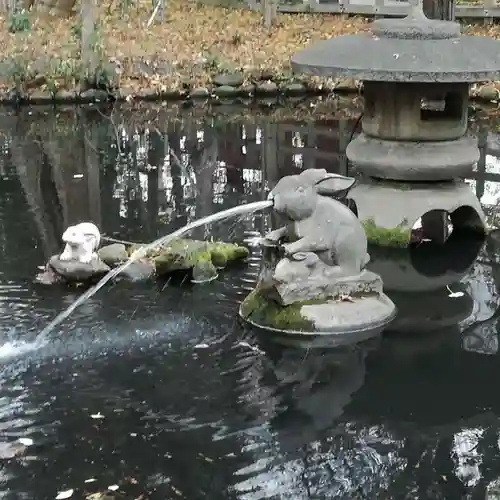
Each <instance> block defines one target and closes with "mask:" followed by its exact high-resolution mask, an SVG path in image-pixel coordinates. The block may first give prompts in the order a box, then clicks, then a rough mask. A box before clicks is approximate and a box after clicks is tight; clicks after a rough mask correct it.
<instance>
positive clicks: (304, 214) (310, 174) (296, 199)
mask: <svg viewBox="0 0 500 500" xmlns="http://www.w3.org/2000/svg"><path fill="white" fill-rule="evenodd" d="M355 182H356V180H355V179H353V178H352V177H344V176H343V175H339V174H330V173H328V172H327V171H326V170H325V169H324V168H321V169H320V168H311V169H307V170H304V171H303V172H302V173H301V174H300V175H289V176H286V177H283V178H282V179H280V181H279V182H278V183H277V184H276V186H275V187H274V189H273V190H272V191H271V192H270V193H269V196H268V199H269V200H271V201H272V202H273V205H274V210H275V211H276V212H277V213H278V214H280V215H284V216H286V217H287V218H289V219H291V220H294V221H298V220H303V219H306V218H308V217H310V216H311V215H312V214H313V212H314V210H315V208H316V203H317V196H316V195H317V194H320V195H324V196H329V197H333V198H336V199H337V200H343V199H345V198H346V196H347V194H348V193H349V190H350V189H351V188H352V186H353V185H354V183H355Z"/></svg>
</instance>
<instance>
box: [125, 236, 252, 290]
mask: <svg viewBox="0 0 500 500" xmlns="http://www.w3.org/2000/svg"><path fill="white" fill-rule="evenodd" d="M138 248H139V247H138V246H136V245H134V246H132V247H131V248H130V249H129V255H131V254H132V253H133V252H134V251H135V250H137V249H138ZM248 254H249V251H248V249H247V248H245V247H242V246H239V245H236V244H234V243H225V242H220V241H217V242H206V241H199V240H191V239H187V238H183V239H178V240H175V241H172V242H171V243H169V244H167V245H165V246H162V247H160V248H157V249H154V250H151V251H149V252H147V254H146V256H147V258H150V259H152V260H153V262H154V264H155V268H156V273H157V275H158V276H165V275H169V274H171V273H174V272H176V271H186V272H191V273H192V278H193V281H194V282H197V283H199V282H206V281H211V280H213V279H215V278H216V277H217V275H218V273H217V270H218V269H224V268H225V267H226V266H227V265H228V264H229V263H231V262H235V261H241V260H244V259H246V258H247V257H248Z"/></svg>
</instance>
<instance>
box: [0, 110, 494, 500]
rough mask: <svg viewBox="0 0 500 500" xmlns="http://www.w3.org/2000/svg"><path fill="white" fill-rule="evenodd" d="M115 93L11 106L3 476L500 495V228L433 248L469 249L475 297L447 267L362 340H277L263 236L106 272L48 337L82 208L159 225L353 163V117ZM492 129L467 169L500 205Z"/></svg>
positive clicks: (222, 489)
mask: <svg viewBox="0 0 500 500" xmlns="http://www.w3.org/2000/svg"><path fill="white" fill-rule="evenodd" d="M109 113H110V112H109V110H97V111H96V110H86V111H83V110H74V109H73V110H72V109H70V110H66V111H64V112H60V113H59V114H58V115H55V114H52V113H48V114H45V115H44V114H43V113H42V112H41V111H33V112H32V113H29V112H28V111H25V112H23V114H22V115H21V116H16V115H15V114H8V113H4V114H2V115H1V116H0V132H1V133H2V134H3V143H4V152H3V156H2V158H1V159H2V162H1V164H0V169H1V170H0V175H1V181H0V245H1V249H2V257H1V259H0V304H1V306H2V314H1V315H0V329H1V330H0V335H1V343H0V345H1V346H2V347H0V465H1V467H0V471H1V472H0V474H1V479H0V497H1V498H5V499H9V500H10V499H24V498H26V499H36V500H44V499H51V498H55V496H56V495H57V494H58V492H61V491H64V490H69V489H74V493H73V496H72V498H88V499H89V500H97V499H98V498H104V497H102V496H99V495H95V496H92V494H94V493H98V492H103V491H106V489H107V488H108V486H110V485H118V487H119V489H118V491H117V492H114V493H112V492H108V493H109V496H108V497H106V498H130V499H147V498H153V499H178V498H179V499H183V498H185V499H189V500H196V499H213V500H223V499H233V498H234V499H242V500H243V499H244V500H257V499H330V498H332V499H333V498H335V499H337V498H338V499H346V500H347V499H378V498H384V499H438V498H439V499H450V500H454V499H473V500H475V499H483V498H491V499H493V498H499V496H498V495H500V493H499V491H500V451H499V431H500V395H499V392H498V390H497V388H496V384H497V382H498V380H500V354H499V352H498V325H497V323H498V319H497V316H496V310H497V307H498V301H499V298H498V290H497V286H498V283H499V279H500V275H499V272H498V271H499V265H500V264H498V262H500V259H498V258H497V250H496V249H497V248H498V244H497V243H496V240H495V238H494V237H493V238H492V239H491V240H490V241H489V242H488V243H487V244H486V245H485V246H483V247H482V248H480V247H478V246H477V245H476V246H474V244H467V243H464V242H458V243H457V242H455V243H454V244H451V247H447V249H446V253H445V254H443V255H441V256H440V257H439V258H437V259H434V261H435V262H437V264H435V265H436V266H437V267H435V268H434V271H432V272H433V273H434V276H436V275H440V273H443V272H445V270H443V269H444V267H446V265H448V267H450V266H452V265H451V264H450V262H454V263H455V264H453V265H454V266H455V272H456V280H455V281H456V283H452V285H451V289H453V291H456V290H464V291H465V292H466V294H465V296H464V297H471V300H470V301H469V302H467V301H464V298H463V297H462V298H459V299H458V300H457V301H456V302H454V304H457V305H456V306H455V308H454V309H453V308H450V306H449V304H450V300H449V297H448V295H449V291H447V290H446V289H445V290H444V293H443V291H440V292H436V293H434V294H433V293H430V294H429V293H415V294H413V295H412V296H411V297H408V296H395V300H396V299H397V301H399V302H398V306H399V307H400V309H401V310H402V311H403V312H404V316H405V318H406V319H407V322H406V323H405V327H404V328H402V329H403V330H405V331H404V332H403V331H399V332H396V333H391V334H386V335H385V336H384V337H383V338H381V339H377V340H374V341H372V342H369V343H366V344H363V345H358V346H355V347H350V348H345V349H342V350H337V351H304V350H294V349H284V348H280V347H277V346H273V345H272V344H269V345H268V344H266V343H265V342H264V343H263V342H262V341H261V339H257V338H256V337H255V335H254V333H253V332H251V331H248V330H246V329H244V328H242V327H241V325H240V324H239V322H238V321H237V318H236V312H237V306H238V303H239V301H240V300H241V299H242V298H243V297H244V296H245V294H246V293H248V291H249V290H250V289H251V287H252V285H253V283H254V281H255V278H256V275H257V272H258V269H259V255H258V253H257V252H255V253H254V254H253V255H252V258H251V259H250V262H249V264H248V266H242V267H240V268H236V269H233V270H231V271H227V272H224V273H222V275H221V276H220V278H219V279H218V280H217V281H215V282H212V283H210V284H206V285H202V286H184V287H176V286H165V284H161V283H158V284H157V285H154V286H151V284H149V285H146V284H144V285H131V284H126V283H118V284H115V285H112V286H109V287H106V288H105V289H103V290H102V291H100V292H99V293H98V294H97V295H96V296H94V297H93V298H92V299H91V300H89V301H88V303H86V304H85V305H84V306H83V307H81V308H80V309H78V310H77V311H76V312H75V313H74V314H73V315H72V316H71V317H70V318H69V319H68V320H67V321H66V322H65V323H64V324H63V325H62V326H61V327H60V328H59V329H57V331H54V332H53V333H52V334H51V335H50V339H49V341H48V342H47V343H46V345H44V346H42V347H41V348H40V349H37V350H33V349H32V341H33V340H34V338H35V337H36V334H37V332H38V331H39V330H40V328H41V327H43V326H44V325H45V324H46V323H47V322H48V321H49V320H50V319H52V318H53V317H54V316H55V315H56V314H57V313H58V312H59V311H60V310H61V309H63V308H64V307H66V306H67V305H69V304H70V303H71V302H72V301H73V300H74V299H75V298H76V297H77V296H78V294H79V291H78V290H65V289H60V288H51V289H48V288H44V287H41V286H36V285H34V284H33V283H32V279H33V277H34V275H35V274H36V271H37V266H38V265H41V264H43V263H44V262H45V260H46V259H47V257H48V256H50V255H51V254H52V253H55V252H57V251H59V250H60V246H61V245H60V242H59V238H60V235H61V233H62V231H63V230H64V228H65V227H66V226H67V225H69V224H72V223H75V222H78V221H81V220H93V221H94V222H96V223H97V224H98V225H99V227H100V228H101V230H102V232H103V233H104V234H106V235H109V236H114V237H117V238H121V239H126V240H132V241H151V240H153V239H154V238H156V237H157V236H158V235H162V234H166V233H167V232H169V231H171V230H173V229H176V228H178V227H180V226H181V225H183V224H185V223H187V222H189V221H191V220H193V219H195V218H198V217H201V216H204V215H207V214H209V213H212V212H213V211H217V210H222V209H224V208H228V207H231V206H235V205H238V204H242V203H246V202H251V201H257V200H261V199H264V198H265V196H266V194H267V191H268V189H269V188H270V187H272V185H273V183H274V182H276V180H277V179H279V178H280V176H282V175H285V174H287V173H293V172H297V171H300V169H301V168H308V167H313V166H316V167H325V168H328V169H329V170H330V171H335V172H341V173H345V172H346V168H347V163H346V160H345V155H344V150H345V146H346V144H347V142H348V140H349V135H350V133H351V130H352V127H353V125H354V123H355V119H354V118H353V119H341V120H336V119H332V120H327V121H325V120H322V121H320V122H317V123H307V124H306V123H297V122H293V121H291V120H286V119H284V118H278V119H276V118H274V119H266V118H260V119H259V120H257V123H254V120H253V119H252V117H247V118H246V119H243V120H239V119H238V120H236V119H234V120H230V119H216V118H214V116H210V117H206V118H205V119H203V118H202V119H201V120H200V119H198V118H196V117H194V116H193V114H186V115H180V117H179V119H174V118H169V119H166V118H165V116H163V117H162V116H160V117H158V116H157V117H156V118H155V119H154V120H151V119H150V117H149V116H146V118H144V115H143V114H141V113H142V112H141V113H136V114H134V113H130V112H129V113H125V112H124V113H120V112H116V113H114V114H113V115H110V114H109ZM144 113H146V112H144ZM167 118H168V117H167ZM144 123H149V135H148V134H145V133H144V130H145V126H144ZM121 137H122V138H123V139H120V138H121ZM482 137H483V139H484V135H483V136H482ZM495 137H496V136H495V135H494V134H493V133H491V134H490V136H489V143H488V144H489V145H488V147H489V148H490V149H489V150H488V151H486V150H485V151H484V152H485V154H484V155H483V160H484V161H483V163H482V164H481V165H480V166H479V168H478V172H477V175H476V180H474V181H473V182H472V184H473V186H472V187H473V189H475V190H476V192H477V193H478V195H479V196H480V197H481V199H483V201H485V203H487V204H489V205H492V204H493V205H494V204H495V202H496V198H495V197H496V192H497V191H498V189H497V187H496V186H497V185H498V184H497V182H496V177H495V172H498V170H496V161H497V160H496V157H495V156H494V155H491V154H490V153H492V152H494V148H495ZM486 153H488V154H486ZM487 209H488V213H489V218H490V220H491V221H492V223H493V222H494V220H493V219H494V210H492V209H491V207H487ZM268 223H269V221H268V220H267V219H266V217H265V216H262V215H259V214H255V215H253V216H252V217H249V218H246V219H243V220H239V221H231V222H227V223H224V224H218V225H217V226H214V227H211V228H207V229H205V230H201V231H199V232H198V233H196V234H194V236H195V237H199V238H203V237H208V236H209V235H215V236H217V237H224V238H226V239H236V240H242V239H244V238H245V237H248V236H252V235H255V234H257V233H260V232H261V231H263V230H264V229H265V228H266V227H267V225H268ZM452 243H453V242H452ZM382 258H385V259H386V260H387V261H388V262H389V264H390V262H393V261H396V262H397V260H396V259H397V258H399V259H401V258H406V257H401V255H399V256H394V255H392V254H390V253H388V254H387V255H383V256H382ZM423 258H424V260H425V261H428V260H432V259H429V258H428V257H426V256H425V255H424V257H423ZM391 259H392V260H391ZM434 261H433V262H434ZM415 262H417V264H416V265H417V267H418V262H419V261H418V259H416V260H415ZM439 262H441V263H439ZM443 262H444V263H445V264H443ZM440 266H441V267H440ZM443 266H444V267H443ZM424 267H425V266H424ZM452 267H453V266H452ZM422 269H423V268H422ZM426 269H427V271H428V267H427V268H426ZM427 271H425V270H424V271H422V272H424V273H425V272H427ZM429 272H430V273H431V274H432V272H431V271H429ZM389 277H390V276H389ZM451 282H453V279H452V280H451ZM458 282H460V283H458ZM461 300H462V302H461ZM440 301H441V302H440ZM443 304H444V305H443ZM432 324H434V325H435V324H438V327H437V328H434V329H433V331H432V332H426V331H425V330H428V329H429V328H430V327H429V325H432ZM410 330H411V334H410V333H409V332H410ZM96 417H97V418H96ZM100 417H103V418H100ZM19 438H30V439H32V440H33V444H32V445H29V446H25V445H23V444H21V443H20V442H18V440H19ZM89 479H95V481H93V482H87V483H86V482H85V481H86V480H89Z"/></svg>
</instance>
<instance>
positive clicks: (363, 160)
mask: <svg viewBox="0 0 500 500" xmlns="http://www.w3.org/2000/svg"><path fill="white" fill-rule="evenodd" d="M346 154H347V157H348V158H349V160H350V161H351V162H352V163H353V164H354V165H356V167H358V168H359V169H361V170H362V171H363V173H365V174H366V175H370V176H373V177H379V178H382V179H391V180H400V181H421V180H425V181H438V180H450V179H454V178H457V177H467V176H470V175H471V174H472V171H473V167H474V164H475V162H477V161H478V160H479V149H478V147H477V139H476V138H474V137H470V136H465V137H462V138H460V139H457V140H454V141H436V142H410V141H385V140H381V139H376V138H372V137H368V136H366V135H365V134H359V135H358V136H357V137H356V138H355V139H354V140H352V141H351V142H350V143H349V145H348V146H347V150H346Z"/></svg>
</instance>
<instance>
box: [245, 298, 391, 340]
mask: <svg viewBox="0 0 500 500" xmlns="http://www.w3.org/2000/svg"><path fill="white" fill-rule="evenodd" d="M239 315H240V317H241V318H242V319H243V320H244V321H246V322H247V323H249V324H250V325H252V326H254V327H256V328H258V329H260V330H263V331H267V332H269V333H271V334H272V340H273V341H275V342H278V343H280V344H283V345H293V346H296V347H336V346H340V345H346V344H354V343H357V342H361V341H364V340H367V339H369V338H372V337H375V336H376V335H378V334H380V333H381V332H382V330H383V329H384V328H385V327H386V326H387V325H389V324H390V323H391V322H392V321H393V319H394V318H395V316H396V306H395V305H394V303H393V302H392V301H391V299H390V298H389V297H387V296H386V295H385V294H383V293H381V294H373V295H367V296H364V297H354V298H349V299H348V300H342V299H329V300H325V301H322V302H318V303H313V302H312V301H309V302H305V303H295V304H291V305H288V306H281V305H279V304H278V303H276V302H274V301H273V300H270V299H267V298H266V297H265V296H263V295H261V294H259V292H258V291H254V292H252V293H251V294H250V295H249V296H248V297H247V298H246V299H245V300H244V301H243V302H242V304H241V306H240V309H239Z"/></svg>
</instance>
